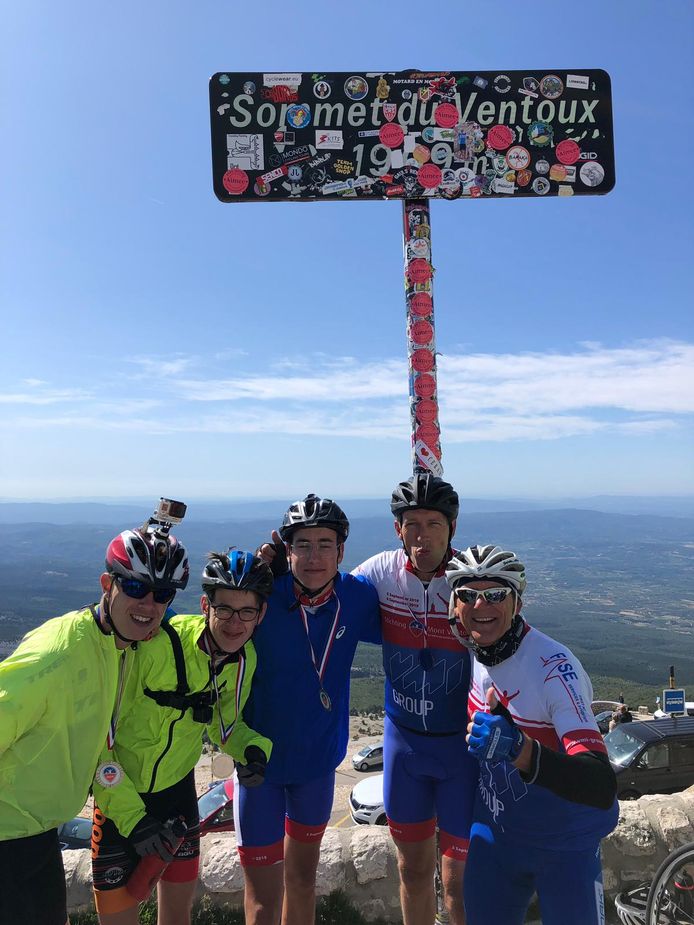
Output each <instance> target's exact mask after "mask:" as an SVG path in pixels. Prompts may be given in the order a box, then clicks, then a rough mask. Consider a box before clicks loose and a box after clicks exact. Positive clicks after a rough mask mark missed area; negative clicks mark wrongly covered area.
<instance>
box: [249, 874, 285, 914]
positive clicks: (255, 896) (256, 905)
mask: <svg viewBox="0 0 694 925" xmlns="http://www.w3.org/2000/svg"><path fill="white" fill-rule="evenodd" d="M243 876H244V880H245V882H246V888H245V891H244V897H243V909H244V914H245V917H246V925H280V916H281V915H282V897H283V895H284V864H282V863H281V862H280V863H278V864H271V865H269V866H267V867H254V866H252V865H251V866H249V867H244V868H243Z"/></svg>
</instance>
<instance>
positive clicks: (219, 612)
mask: <svg viewBox="0 0 694 925" xmlns="http://www.w3.org/2000/svg"><path fill="white" fill-rule="evenodd" d="M211 607H212V609H213V610H214V613H215V616H216V617H217V619H218V620H224V621H226V620H231V618H232V617H233V616H234V614H235V613H236V614H238V615H239V620H242V621H243V622H244V623H251V622H252V621H253V620H255V619H256V618H257V617H258V616H259V614H260V607H227V606H226V604H220V605H219V606H217V604H211Z"/></svg>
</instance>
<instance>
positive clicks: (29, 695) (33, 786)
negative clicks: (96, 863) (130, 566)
mask: <svg viewBox="0 0 694 925" xmlns="http://www.w3.org/2000/svg"><path fill="white" fill-rule="evenodd" d="M120 660H122V665H123V668H124V669H125V667H126V665H127V663H128V662H130V660H131V654H130V653H129V652H128V650H127V649H125V650H122V651H120V652H119V651H118V649H116V645H115V638H114V637H113V636H107V635H106V634H104V633H103V632H102V631H101V630H100V629H99V626H98V624H97V622H96V619H95V617H94V613H93V610H92V609H91V608H86V609H84V610H80V611H73V612H72V613H67V614H65V615H64V616H62V617H56V618H55V619H53V620H48V621H47V622H46V623H44V624H43V625H42V626H39V627H38V628H37V629H35V630H32V631H31V632H30V633H28V634H27V635H26V636H25V637H24V639H23V640H22V642H21V643H20V644H19V646H18V647H17V648H16V649H15V651H14V652H13V653H12V655H10V656H8V658H6V659H5V660H4V661H3V662H0V840H5V839H9V838H23V837H26V836H29V835H38V834H40V833H41V832H47V831H48V830H49V829H52V828H55V827H56V826H57V825H60V823H62V822H66V821H67V820H68V819H71V818H72V817H73V816H74V815H76V814H77V813H78V812H79V811H80V810H81V809H82V807H83V806H84V803H85V800H86V799H87V794H88V791H89V785H90V784H91V782H92V778H93V776H94V769H95V768H96V766H97V762H98V759H99V753H100V752H101V750H102V749H103V747H104V744H105V742H106V733H107V731H108V726H109V722H110V720H111V713H112V710H113V705H114V701H115V697H116V689H117V684H118V673H119V661H120Z"/></svg>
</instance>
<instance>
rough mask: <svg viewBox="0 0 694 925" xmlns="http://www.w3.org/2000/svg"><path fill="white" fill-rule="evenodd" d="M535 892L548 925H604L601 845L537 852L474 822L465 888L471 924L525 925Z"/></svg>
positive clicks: (468, 924)
mask: <svg viewBox="0 0 694 925" xmlns="http://www.w3.org/2000/svg"><path fill="white" fill-rule="evenodd" d="M559 835H560V833H558V834H557V837H558V838H559ZM535 891H537V895H538V898H539V901H540V911H541V913H542V922H543V925H603V923H604V922H605V906H604V898H603V889H602V870H601V867H600V845H599V843H598V844H596V845H595V846H594V847H592V848H582V849H581V850H579V851H561V850H557V849H556V848H555V847H552V848H535V847H533V846H531V845H528V844H526V843H520V842H516V841H513V840H511V839H508V838H503V837H499V833H498V832H497V831H494V830H492V829H491V828H490V827H489V826H486V825H484V824H482V823H479V822H476V823H474V824H473V826H472V835H471V838H470V853H469V856H468V860H467V864H466V865H465V880H464V886H463V896H464V897H465V914H466V916H467V918H466V921H467V925H493V923H497V922H503V923H504V925H522V923H523V922H524V921H525V914H526V911H527V908H528V905H529V904H530V900H531V898H532V895H533V893H534V892H535Z"/></svg>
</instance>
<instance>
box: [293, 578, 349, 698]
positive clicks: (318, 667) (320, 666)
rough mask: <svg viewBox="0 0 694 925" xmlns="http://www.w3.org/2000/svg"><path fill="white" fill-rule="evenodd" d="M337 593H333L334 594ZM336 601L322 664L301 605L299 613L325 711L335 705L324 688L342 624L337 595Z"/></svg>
mask: <svg viewBox="0 0 694 925" xmlns="http://www.w3.org/2000/svg"><path fill="white" fill-rule="evenodd" d="M334 593H335V592H333V594H334ZM335 601H336V603H337V606H336V608H335V616H334V618H333V622H332V626H331V627H330V632H329V633H328V640H327V642H326V643H325V649H324V650H323V656H322V658H321V660H320V663H319V662H318V660H317V659H316V653H315V651H314V649H313V644H312V642H311V637H310V636H309V634H308V617H307V615H306V610H305V609H304V605H303V604H300V605H299V612H300V613H301V620H302V623H303V624H304V631H305V632H306V639H307V640H308V647H309V649H310V650H311V661H312V662H313V668H314V670H315V672H316V675H317V677H318V684H319V685H320V693H319V695H318V696H319V699H320V703H321V706H322V707H323V709H324V710H328V711H329V710H332V708H333V705H332V701H331V700H330V696H329V694H328V692H327V691H326V690H325V688H324V687H323V678H324V677H325V669H326V668H327V666H328V659H329V658H330V652H331V651H332V647H333V643H334V642H335V637H336V636H337V628H338V626H339V623H340V599H339V598H338V596H337V594H335Z"/></svg>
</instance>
